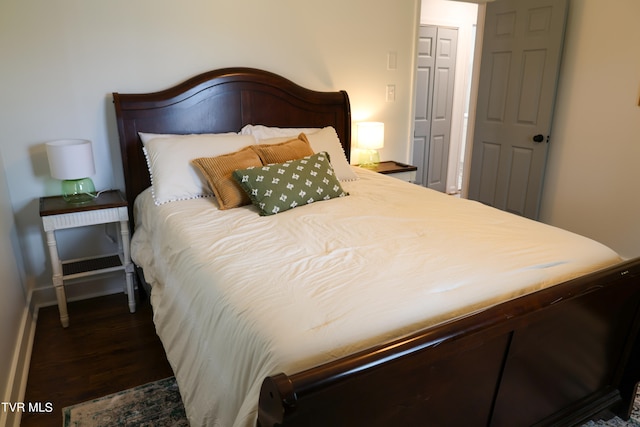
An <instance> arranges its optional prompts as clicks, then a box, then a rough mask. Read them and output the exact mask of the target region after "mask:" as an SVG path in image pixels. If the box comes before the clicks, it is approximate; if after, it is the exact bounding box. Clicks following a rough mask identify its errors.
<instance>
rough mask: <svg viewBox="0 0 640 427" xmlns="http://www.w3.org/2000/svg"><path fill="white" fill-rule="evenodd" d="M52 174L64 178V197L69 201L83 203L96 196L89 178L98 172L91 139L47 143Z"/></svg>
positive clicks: (54, 176) (57, 177) (61, 140)
mask: <svg viewBox="0 0 640 427" xmlns="http://www.w3.org/2000/svg"><path fill="white" fill-rule="evenodd" d="M46 147H47V157H48V159H49V169H50V170H51V176H52V177H53V178H56V179H61V180H62V197H63V198H64V200H66V201H67V203H71V204H82V203H87V202H90V201H91V200H93V199H94V198H95V197H96V189H95V187H94V185H93V181H92V180H91V178H89V177H90V176H91V175H94V174H95V173H96V167H95V164H94V161H93V150H92V149H91V141H88V140H86V139H60V140H56V141H50V142H47V143H46Z"/></svg>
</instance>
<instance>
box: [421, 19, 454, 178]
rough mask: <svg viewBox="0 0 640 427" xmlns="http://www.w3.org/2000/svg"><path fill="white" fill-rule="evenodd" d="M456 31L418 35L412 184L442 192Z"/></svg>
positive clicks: (434, 29)
mask: <svg viewBox="0 0 640 427" xmlns="http://www.w3.org/2000/svg"><path fill="white" fill-rule="evenodd" d="M457 45H458V29H457V28H449V27H438V26H434V25H421V26H420V29H419V35H418V58H417V70H416V89H415V90H416V106H415V107H416V108H415V118H414V138H413V160H412V161H413V163H414V164H415V165H416V166H417V167H418V172H417V175H416V182H417V183H418V184H421V185H424V186H425V187H429V188H432V189H434V190H438V191H445V190H446V184H447V166H448V161H449V145H450V139H451V112H452V106H453V84H454V77H455V65H456V51H457Z"/></svg>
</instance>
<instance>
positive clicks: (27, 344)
mask: <svg viewBox="0 0 640 427" xmlns="http://www.w3.org/2000/svg"><path fill="white" fill-rule="evenodd" d="M29 300H31V299H29ZM32 313H34V312H33V311H32V310H31V308H30V307H29V304H27V305H26V306H25V308H24V312H23V314H22V319H21V321H20V331H19V332H18V339H17V340H16V346H15V350H14V353H13V361H12V363H11V368H10V369H11V371H10V372H9V381H8V384H7V388H6V390H5V394H4V396H3V397H2V401H3V402H24V395H25V391H26V389H27V378H28V377H29V365H30V363H31V351H32V349H33V340H34V337H35V332H36V320H37V310H36V314H32ZM21 416H22V413H21V412H19V411H16V412H11V411H1V412H0V426H6V427H19V426H20V419H21Z"/></svg>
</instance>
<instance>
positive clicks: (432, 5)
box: [411, 0, 478, 194]
mask: <svg viewBox="0 0 640 427" xmlns="http://www.w3.org/2000/svg"><path fill="white" fill-rule="evenodd" d="M420 11H421V13H420V25H421V26H423V25H427V26H436V27H448V28H457V52H456V58H455V62H456V66H455V74H454V76H453V86H454V88H453V94H452V96H453V98H452V104H451V106H450V107H451V117H450V132H449V135H448V142H447V143H448V149H447V153H446V155H445V156H444V157H445V158H446V161H445V162H444V163H442V158H443V156H442V155H441V153H439V154H438V155H437V156H436V157H438V162H435V164H433V165H432V167H431V169H432V170H431V172H429V171H428V169H429V163H433V159H430V158H429V153H424V150H421V147H426V144H425V143H424V141H419V140H418V138H421V137H424V136H423V135H417V134H415V133H414V134H415V138H416V141H414V148H413V157H412V160H411V161H412V163H413V164H415V165H416V166H418V168H419V172H420V170H421V169H420V168H421V166H422V171H423V175H431V178H428V177H426V176H425V177H424V179H423V181H422V182H420V184H422V185H426V184H427V182H428V181H429V180H430V181H431V182H432V183H434V182H436V187H434V186H433V185H427V186H430V187H431V188H434V189H437V190H439V191H443V192H446V193H450V194H457V193H460V192H461V190H462V189H463V181H462V177H463V170H464V167H465V165H464V159H465V153H466V151H467V143H466V137H467V127H468V121H469V100H470V93H471V75H472V70H473V58H474V48H475V36H476V23H477V20H478V5H477V4H474V3H465V2H458V1H448V0H422V1H421V8H420ZM416 63H418V61H416ZM416 80H417V79H416ZM417 86H418V85H417V84H416V88H415V89H414V90H415V91H416V93H415V94H414V98H415V99H416V100H418V99H420V98H419V96H418V93H417V91H418V90H421V89H419V88H418V87H417ZM417 110H418V109H417V108H416V109H415V111H416V113H417ZM414 126H415V125H414ZM435 148H437V147H435ZM435 151H436V152H438V150H435ZM425 154H426V156H425ZM425 158H426V160H425ZM434 176H435V177H436V179H434V178H433V177H434ZM440 178H441V179H440Z"/></svg>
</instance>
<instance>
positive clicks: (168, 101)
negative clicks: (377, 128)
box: [113, 68, 351, 224]
mask: <svg viewBox="0 0 640 427" xmlns="http://www.w3.org/2000/svg"><path fill="white" fill-rule="evenodd" d="M113 102H114V104H115V109H116V121H117V124H118V135H119V138H120V152H121V155H122V167H123V170H124V181H125V187H126V198H127V202H128V203H129V217H130V219H131V220H133V216H132V212H133V202H134V200H135V198H136V196H137V195H138V194H140V192H142V191H143V190H144V189H146V188H147V187H149V186H150V185H151V181H150V178H149V172H148V169H147V164H146V160H145V157H144V154H143V151H142V142H141V141H140V138H139V137H138V132H147V133H169V134H191V133H221V132H238V131H240V129H241V128H242V127H243V126H245V125H247V124H256V125H258V124H260V125H266V126H277V127H306V128H309V127H324V126H333V127H334V128H335V129H336V132H337V133H338V137H339V138H340V142H341V143H342V146H343V147H344V151H345V154H346V155H347V159H348V158H349V156H350V143H351V111H350V105H349V97H348V95H347V93H346V92H345V91H338V92H318V91H314V90H310V89H306V88H303V87H302V86H299V85H297V84H295V83H293V82H292V81H290V80H288V79H285V78H283V77H281V76H278V75H276V74H273V73H270V72H267V71H263V70H257V69H253V68H225V69H220V70H214V71H209V72H206V73H203V74H200V75H198V76H195V77H192V78H190V79H189V80H187V81H185V82H183V83H180V84H179V85H177V86H174V87H172V88H169V89H166V90H163V91H160V92H154V93H144V94H121V93H117V92H115V93H113ZM131 224H133V221H132V222H131Z"/></svg>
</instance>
